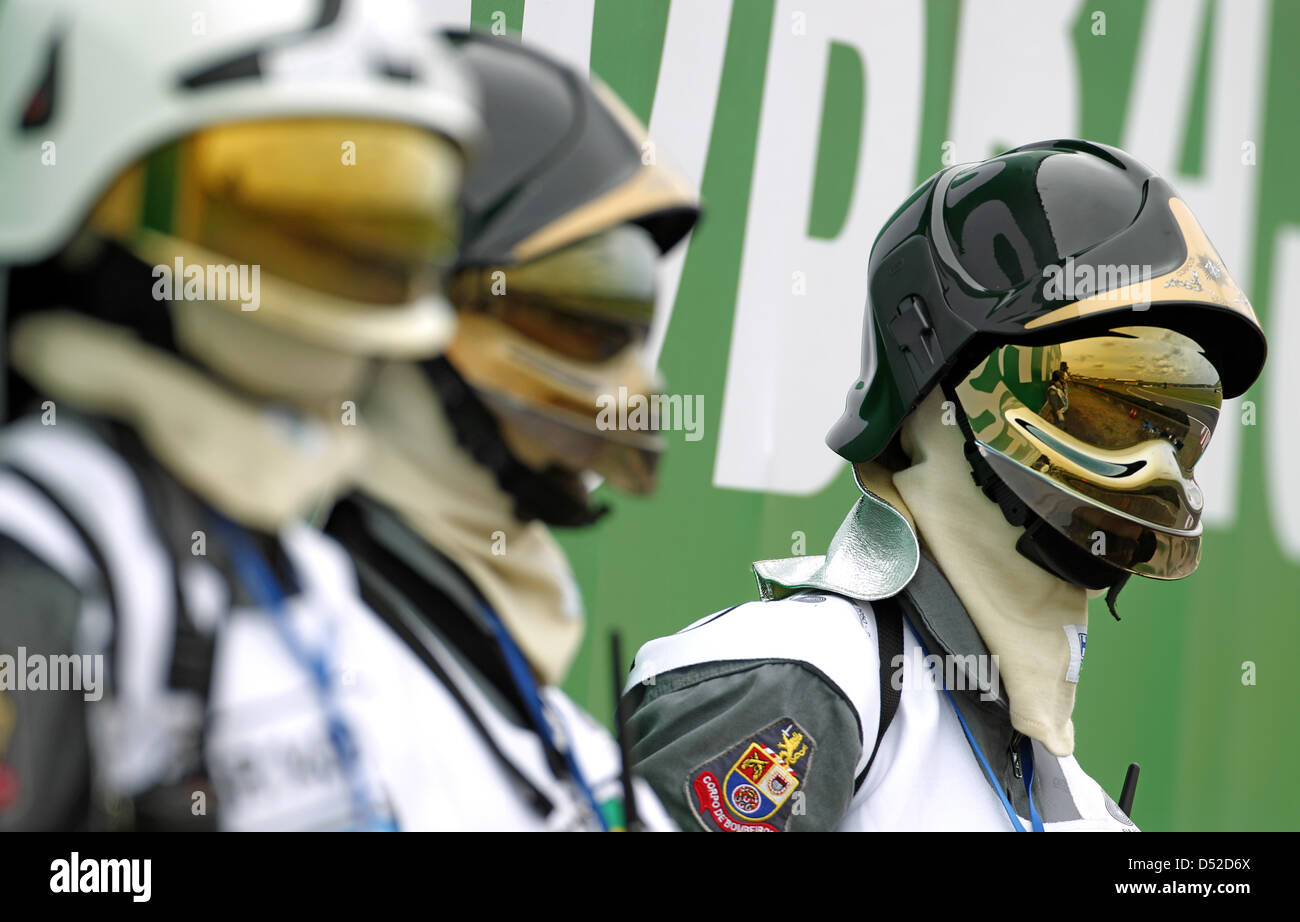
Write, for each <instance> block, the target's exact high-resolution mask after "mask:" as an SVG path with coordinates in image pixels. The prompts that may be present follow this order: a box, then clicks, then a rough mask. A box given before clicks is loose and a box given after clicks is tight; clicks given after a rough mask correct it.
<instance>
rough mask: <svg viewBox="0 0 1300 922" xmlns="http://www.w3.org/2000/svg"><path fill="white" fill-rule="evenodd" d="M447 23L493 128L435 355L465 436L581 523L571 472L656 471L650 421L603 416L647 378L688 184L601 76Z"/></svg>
mask: <svg viewBox="0 0 1300 922" xmlns="http://www.w3.org/2000/svg"><path fill="white" fill-rule="evenodd" d="M449 37H450V38H451V39H452V41H453V43H454V44H456V45H457V46H458V47H459V48H460V50H461V53H462V59H463V61H464V62H465V63H466V64H467V65H468V67H469V69H470V71H471V72H472V73H473V74H474V76H476V77H477V78H478V82H479V84H480V87H481V90H482V97H483V98H482V110H483V119H484V123H485V126H486V129H487V130H486V135H487V140H486V144H485V149H484V152H483V156H482V158H481V159H480V160H479V161H478V162H477V163H476V164H475V165H474V167H473V169H472V170H471V172H470V174H469V175H468V177H467V178H466V183H465V189H464V212H463V215H464V217H463V227H462V238H461V240H462V242H461V250H460V254H459V256H458V259H457V262H456V267H455V269H454V270H453V273H452V278H451V282H450V284H449V286H448V294H449V296H450V298H451V300H452V302H453V303H454V304H455V305H456V307H457V308H458V310H459V312H460V322H459V329H458V332H457V335H456V338H455V340H454V341H453V343H452V345H451V347H450V349H449V350H448V353H447V356H446V357H445V358H444V359H440V360H435V361H434V362H432V363H430V364H429V366H428V367H429V369H430V371H431V373H432V375H433V380H434V381H435V383H436V384H438V386H439V388H440V390H441V391H442V393H443V397H444V399H445V400H446V401H447V402H448V405H449V407H450V408H451V410H452V412H451V417H452V423H453V425H454V426H455V427H456V429H457V433H458V436H459V437H460V439H461V441H462V443H463V444H465V445H466V447H468V448H469V449H470V450H471V451H472V452H473V453H474V455H475V457H476V458H477V459H478V460H479V461H480V462H481V463H483V464H486V465H487V466H488V467H489V468H491V469H492V470H493V471H494V473H495V474H496V477H497V480H498V482H499V483H500V484H501V486H502V487H503V488H504V489H506V490H507V492H509V493H511V494H512V495H513V496H514V498H515V500H516V514H517V515H518V516H519V517H520V518H522V519H529V518H538V519H541V520H542V521H544V522H547V523H549V524H554V525H582V524H587V523H588V522H590V521H593V520H594V519H595V517H596V516H597V515H598V514H599V512H600V511H601V510H599V509H595V508H592V507H591V506H590V504H589V500H588V495H587V490H586V488H585V486H584V484H583V481H582V478H581V474H582V472H584V471H595V472H597V473H599V474H601V475H603V476H604V477H605V478H606V479H607V480H609V481H610V482H611V483H612V484H613V485H615V486H619V487H622V488H624V489H627V490H631V491H634V492H647V491H649V490H650V489H652V488H653V485H654V472H655V467H656V463H657V459H658V457H659V453H660V452H661V450H662V440H661V439H660V438H659V436H658V435H657V434H656V433H653V432H643V431H622V430H618V429H612V428H611V429H605V428H601V427H600V426H599V425H598V419H597V413H596V406H597V404H598V403H599V402H600V401H601V400H602V399H604V398H606V397H607V396H612V395H613V394H616V393H619V394H621V393H624V392H631V393H636V394H650V393H653V392H654V391H655V390H656V389H657V387H658V381H657V376H656V374H655V372H654V369H653V368H652V367H649V366H647V365H646V364H645V360H644V358H643V356H642V350H641V346H642V344H643V342H644V338H645V336H646V334H647V333H648V331H649V328H650V323H651V319H652V317H653V310H654V304H655V273H654V269H655V263H656V261H657V259H658V257H659V256H660V255H662V254H663V253H664V252H666V251H667V250H668V249H670V248H671V247H672V246H674V245H675V244H677V243H678V242H679V241H680V240H681V239H682V238H683V237H684V236H685V235H686V234H687V233H688V232H689V231H690V229H691V228H692V227H693V226H694V224H695V222H696V220H697V219H698V217H699V207H698V203H697V201H696V199H695V196H694V194H693V193H692V191H691V190H690V188H689V186H688V185H687V184H686V183H685V182H684V181H683V180H682V179H680V178H679V177H678V176H677V175H676V174H674V173H673V172H671V171H670V170H668V169H667V168H665V167H664V166H662V165H659V164H658V163H656V162H655V158H654V157H652V156H650V157H648V156H646V154H647V153H648V152H649V150H650V149H649V148H648V147H647V146H646V136H645V129H644V127H643V126H642V125H641V124H640V122H638V121H637V119H636V117H635V116H633V115H632V114H631V113H630V112H629V111H628V110H627V108H626V107H625V106H624V105H623V103H622V102H621V101H620V100H619V99H618V98H617V97H616V96H615V95H614V94H613V93H612V92H610V91H609V90H608V89H607V88H605V87H604V86H603V85H602V84H601V83H599V81H596V80H594V79H593V80H588V79H587V78H585V77H584V76H583V75H581V74H579V73H576V72H575V71H573V70H572V69H571V68H569V67H567V66H565V65H563V64H560V63H559V62H557V61H555V60H554V59H552V58H550V57H548V56H546V55H544V54H541V53H539V52H537V51H535V50H533V49H531V48H528V47H525V46H523V45H521V44H519V43H518V42H516V41H513V40H509V39H502V38H495V37H492V36H489V35H483V34H481V33H472V32H452V33H449Z"/></svg>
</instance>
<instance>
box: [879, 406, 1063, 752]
mask: <svg viewBox="0 0 1300 922" xmlns="http://www.w3.org/2000/svg"><path fill="white" fill-rule="evenodd" d="M943 401H944V397H943V394H942V392H940V391H938V390H935V391H933V392H931V394H930V395H929V397H927V398H926V399H925V401H924V402H922V403H921V405H920V406H919V407H918V408H917V409H916V410H915V411H913V412H912V413H911V414H910V415H909V416H908V417H907V419H906V420H905V421H904V422H903V428H902V433H901V443H902V447H903V450H904V451H905V452H906V453H907V455H908V457H909V458H910V459H911V461H912V464H911V466H910V467H907V468H904V469H903V470H900V471H896V472H894V474H893V476H892V486H893V489H894V491H896V492H895V494H894V496H893V497H891V496H890V495H888V494H885V495H882V498H883V499H885V500H887V501H890V502H894V503H896V502H897V501H898V500H901V502H902V503H903V504H904V506H905V509H903V510H901V511H903V512H904V513H905V514H906V515H907V516H908V517H909V518H910V519H911V520H912V521H913V523H914V524H915V526H916V528H917V532H918V534H919V536H920V539H921V542H922V546H923V547H924V548H925V550H926V551H927V552H928V554H929V555H930V557H931V558H932V559H933V560H934V561H935V563H937V564H938V566H939V569H940V570H942V571H943V574H944V576H946V577H947V579H948V582H949V583H951V584H952V587H953V589H954V590H955V591H956V593H957V597H958V598H959V599H961V602H962V605H964V606H965V608H966V611H967V612H968V613H969V614H970V618H971V621H973V622H974V624H975V627H976V629H977V630H978V631H979V633H980V636H981V637H982V638H983V640H984V643H985V644H986V645H987V646H988V648H989V652H991V653H993V654H995V655H996V656H997V657H998V669H999V672H1000V675H1001V679H1002V682H1003V684H1004V686H1005V688H1006V690H1007V697H1008V699H1009V701H1010V705H1011V724H1012V726H1014V727H1015V728H1016V729H1017V730H1019V731H1021V732H1022V733H1024V734H1026V735H1027V736H1030V737H1033V738H1034V739H1037V740H1039V741H1041V742H1042V743H1043V744H1044V745H1045V746H1046V747H1047V748H1048V750H1049V751H1051V752H1052V753H1053V754H1054V755H1058V756H1065V755H1069V754H1070V753H1072V752H1073V751H1074V723H1073V721H1072V720H1071V718H1070V715H1071V713H1072V712H1073V710H1074V695H1075V689H1076V682H1077V669H1078V665H1079V664H1078V661H1077V659H1076V661H1075V663H1074V667H1075V668H1074V670H1071V641H1070V637H1071V633H1070V630H1069V629H1071V628H1072V629H1074V630H1077V631H1085V632H1086V630H1087V623H1088V606H1087V593H1086V591H1085V590H1083V589H1080V588H1079V587H1077V586H1073V585H1071V584H1069V583H1067V582H1065V581H1064V580H1061V579H1058V578H1057V577H1055V576H1053V575H1052V574H1050V573H1048V572H1047V571H1046V570H1043V569H1042V568H1041V567H1039V566H1037V565H1036V564H1034V563H1033V562H1031V561H1030V560H1028V559H1026V558H1025V557H1023V556H1022V555H1021V554H1020V553H1019V552H1018V551H1017V550H1016V541H1017V540H1019V538H1020V535H1021V533H1022V531H1023V529H1020V528H1016V527H1015V526H1013V525H1011V524H1009V523H1008V522H1007V521H1006V519H1005V518H1003V516H1002V511H1001V510H1000V509H999V508H998V506H997V504H996V503H994V502H993V501H992V500H990V499H988V497H986V496H985V495H984V494H983V492H982V491H981V490H980V489H979V487H977V486H976V485H975V482H974V481H973V480H972V479H971V475H970V468H969V466H968V465H967V462H966V458H965V455H964V454H963V453H962V446H963V441H962V434H961V430H960V429H959V428H958V426H957V424H956V420H955V418H954V417H953V415H952V414H953V413H954V412H955V410H953V409H952V408H947V409H945V407H944V405H943ZM868 467H870V468H872V469H874V471H873V474H874V476H871V477H868V478H867V480H868V485H869V486H877V485H879V484H878V481H879V480H880V479H881V475H882V474H886V475H887V472H885V471H884V469H883V468H881V467H880V466H879V465H870V466H868ZM1067 675H1071V676H1073V677H1074V678H1075V681H1073V682H1072V681H1070V680H1069V679H1068V678H1067Z"/></svg>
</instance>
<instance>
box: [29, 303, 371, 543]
mask: <svg viewBox="0 0 1300 922" xmlns="http://www.w3.org/2000/svg"><path fill="white" fill-rule="evenodd" d="M210 313H213V314H215V313H216V312H215V311H210ZM194 316H202V315H201V314H196V315H194ZM185 329H186V325H185V324H184V323H180V324H178V334H179V333H180V332H182V331H184V330H185ZM221 333H222V335H221V336H220V337H218V338H217V339H216V340H215V341H216V342H220V343H224V344H227V347H228V348H229V350H230V351H231V352H232V353H234V354H238V353H239V352H240V351H241V349H243V350H244V351H245V352H246V354H249V355H255V356H261V357H263V358H267V357H269V355H270V353H271V352H273V353H274V359H273V364H274V366H275V368H276V372H275V374H276V375H277V376H280V377H282V378H284V379H286V380H296V381H297V382H299V383H298V385H297V388H298V389H299V390H298V391H297V392H296V393H295V394H294V395H293V396H292V398H290V397H282V398H281V399H279V400H276V399H274V398H272V397H270V396H268V397H267V399H265V400H262V399H258V398H254V397H250V396H246V395H242V394H238V393H236V392H235V391H234V390H232V389H230V388H228V387H227V386H225V385H224V383H223V382H222V381H221V380H220V379H218V378H216V377H214V376H211V375H208V374H206V373H204V372H202V371H200V370H198V369H196V368H195V367H193V366H192V365H190V364H188V363H186V362H185V361H183V360H182V359H180V358H178V357H177V356H175V355H172V354H171V353H168V352H166V351H163V350H161V349H158V348H155V347H153V346H150V345H148V344H147V343H145V342H144V341H142V340H141V339H140V338H139V337H137V336H135V335H134V334H133V333H131V332H130V331H129V330H126V329H124V328H122V327H118V326H114V325H111V324H107V323H104V322H102V321H99V320H95V319H92V318H90V317H87V316H85V315H82V314H78V313H75V312H72V311H48V312H41V313H37V314H32V315H31V316H29V317H26V318H24V319H23V320H21V321H19V322H18V323H17V324H16V325H15V327H14V329H13V331H12V341H11V349H10V352H11V359H12V361H13V365H14V368H15V369H16V370H17V371H18V372H19V373H21V374H22V375H23V376H24V377H26V378H27V379H28V380H29V381H31V382H33V384H35V385H36V387H37V388H39V389H40V390H41V391H43V392H44V393H46V394H48V395H50V396H51V397H53V398H54V401H55V412H56V417H55V419H56V424H57V418H58V417H57V412H58V410H59V409H60V407H61V405H62V404H64V403H65V402H66V403H67V404H68V405H69V406H70V407H73V408H77V409H80V410H83V411H86V412H89V413H92V414H96V415H100V416H104V417H107V418H109V419H113V420H116V421H119V422H122V423H125V424H126V425H128V426H129V427H130V428H131V429H132V430H133V431H134V432H135V433H136V434H137V435H138V436H139V437H140V438H141V440H142V441H143V442H144V444H145V445H146V446H147V447H148V449H149V451H150V452H151V453H152V454H153V456H154V457H155V458H156V459H157V460H158V461H159V462H160V463H161V464H162V465H163V466H164V467H165V468H166V469H167V470H168V471H169V472H170V473H171V474H172V476H174V477H175V478H176V479H177V480H179V481H180V482H181V483H183V484H184V485H185V486H186V487H188V488H189V489H190V490H192V491H194V492H195V493H196V494H197V495H199V496H200V497H202V498H203V499H204V500H205V501H206V502H208V503H210V504H211V505H212V506H213V507H214V508H216V509H217V510H219V511H220V512H221V513H222V514H223V515H226V516H228V517H230V518H231V519H234V520H235V521H237V522H240V523H242V524H244V525H247V526H249V527H252V528H255V529H258V530H260V531H265V532H274V531H277V530H279V529H280V528H281V527H282V526H284V525H286V524H288V523H290V522H292V521H295V520H298V519H300V518H303V517H305V516H307V515H309V514H310V513H311V512H312V511H313V510H314V509H315V508H316V507H318V506H320V505H322V504H328V503H329V502H330V501H332V500H333V498H334V497H335V496H337V495H338V494H339V493H340V492H341V491H343V490H346V489H347V487H348V485H349V484H350V482H351V481H352V479H353V477H354V476H355V474H356V472H357V470H358V468H359V467H360V466H361V464H362V463H363V461H364V458H365V434H364V430H363V429H362V428H361V427H360V426H349V425H342V424H341V418H340V416H339V415H337V413H338V411H337V409H336V410H335V415H333V416H332V417H331V416H330V415H328V407H330V406H331V405H332V406H333V407H335V408H337V407H339V406H340V404H339V403H338V402H337V401H336V397H337V395H333V394H331V393H330V392H329V390H328V388H325V389H322V388H320V387H319V386H318V389H316V390H314V391H312V390H310V388H309V385H310V382H312V381H317V382H330V386H331V387H336V386H338V385H339V383H340V382H344V383H343V386H344V387H346V386H347V384H346V382H347V380H348V377H347V375H346V374H345V373H344V372H346V371H349V370H354V360H351V359H350V358H349V357H345V356H337V355H336V354H333V353H328V352H326V351H322V350H319V349H317V348H315V347H308V346H306V345H302V346H301V348H299V346H298V345H297V344H296V343H295V341H294V340H290V339H288V338H287V337H278V338H276V339H275V341H274V342H273V343H268V342H267V340H266V337H267V336H268V335H272V336H273V335H274V334H267V333H266V332H265V331H262V330H259V329H258V328H256V327H254V326H253V325H252V324H250V323H247V322H245V323H244V324H243V325H242V326H241V325H238V324H235V325H231V326H230V328H229V329H223V330H222V331H221ZM268 350H269V351H268ZM336 357H337V359H338V361H334V359H335V358H336ZM340 363H342V364H340ZM252 364H254V363H250V373H251V368H252ZM304 369H306V370H310V372H311V373H310V374H304V373H302V372H303V371H304ZM295 371H296V372H299V373H298V374H295ZM303 388H308V390H303ZM308 404H310V409H308V407H307V405H308Z"/></svg>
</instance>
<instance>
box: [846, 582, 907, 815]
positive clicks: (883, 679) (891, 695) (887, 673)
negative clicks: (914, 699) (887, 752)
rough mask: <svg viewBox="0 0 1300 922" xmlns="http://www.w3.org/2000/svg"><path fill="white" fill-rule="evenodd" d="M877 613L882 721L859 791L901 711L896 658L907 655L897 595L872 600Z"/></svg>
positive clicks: (858, 783)
mask: <svg viewBox="0 0 1300 922" xmlns="http://www.w3.org/2000/svg"><path fill="white" fill-rule="evenodd" d="M871 607H872V609H873V610H874V611H875V613H876V635H877V644H878V646H879V648H880V721H879V724H878V726H877V729H876V743H875V745H874V746H873V747H872V748H871V758H869V759H867V764H866V766H865V767H863V769H862V771H861V773H859V775H858V777H857V779H856V780H855V781H854V783H853V790H854V792H855V793H856V792H857V790H858V789H859V788H861V787H862V782H863V781H866V780H867V773H868V772H870V771H871V766H872V764H873V763H874V762H875V761H876V756H877V755H878V754H879V753H880V741H881V740H883V739H884V738H885V731H887V730H888V729H889V725H890V724H891V723H893V721H894V715H895V714H897V713H898V702H899V700H900V699H901V697H902V692H901V691H900V690H899V689H897V688H895V687H894V680H893V677H894V660H895V659H896V658H897V657H899V656H902V655H903V615H902V612H901V611H899V608H898V601H897V600H896V599H892V598H891V599H880V600H879V601H876V602H873V603H871Z"/></svg>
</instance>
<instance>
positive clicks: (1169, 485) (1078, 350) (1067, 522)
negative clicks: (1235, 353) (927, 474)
mask: <svg viewBox="0 0 1300 922" xmlns="http://www.w3.org/2000/svg"><path fill="white" fill-rule="evenodd" d="M956 393H957V396H958V399H959V400H960V401H961V404H962V408H963V410H964V411H965V412H966V415H967V417H968V418H969V419H970V423H971V427H972V429H973V431H974V435H975V438H976V440H977V442H978V443H979V445H980V450H981V453H982V454H983V455H984V457H985V458H986V459H987V460H988V462H989V464H990V465H991V466H992V467H993V469H994V471H995V472H996V473H997V474H998V476H999V477H1001V478H1002V479H1003V480H1004V481H1005V482H1006V483H1007V484H1008V486H1010V487H1011V489H1012V490H1013V491H1015V492H1016V494H1017V495H1019V496H1020V497H1021V498H1022V499H1023V500H1024V501H1025V502H1027V503H1028V504H1029V505H1030V507H1031V508H1032V509H1034V511H1035V512H1037V513H1038V514H1039V515H1040V516H1042V517H1043V518H1045V519H1046V520H1047V521H1049V522H1050V523H1051V524H1052V525H1053V526H1054V527H1056V528H1057V530H1058V531H1060V532H1062V533H1063V534H1065V535H1066V536H1067V537H1070V538H1071V540H1073V541H1075V542H1076V543H1077V544H1080V545H1081V546H1083V547H1085V548H1088V549H1089V550H1090V551H1091V552H1093V553H1098V554H1100V555H1101V556H1103V557H1104V558H1105V559H1107V560H1108V561H1110V562H1111V563H1113V564H1115V565H1116V566H1120V567H1123V568H1124V569H1128V570H1131V571H1133V572H1137V573H1142V574H1144V575H1147V576H1155V577H1158V578H1165V579H1169V578H1178V577H1179V576H1185V575H1186V574H1187V573H1189V572H1191V570H1192V569H1194V568H1195V566H1196V561H1197V559H1198V553H1197V551H1198V548H1199V535H1200V531H1201V526H1200V515H1201V510H1202V508H1203V506H1204V500H1203V497H1202V495H1201V490H1200V488H1199V487H1198V486H1197V484H1196V481H1195V480H1194V479H1193V477H1192V467H1193V466H1194V465H1195V464H1196V462H1197V461H1198V460H1199V459H1200V458H1201V456H1202V455H1203V454H1204V452H1205V448H1206V446H1207V445H1208V444H1209V440H1210V436H1211V434H1212V433H1213V430H1214V426H1215V423H1216V422H1217V421H1218V416H1219V410H1220V406H1221V404H1222V397H1223V391H1222V386H1221V383H1220V380H1219V374H1218V372H1217V370H1216V369H1215V367H1214V366H1213V365H1212V364H1211V363H1210V362H1209V361H1208V360H1207V359H1206V358H1205V356H1204V354H1203V352H1202V350H1201V348H1200V347H1199V346H1198V345H1197V344H1196V343H1195V342H1193V341H1192V340H1191V339H1189V338H1187V337H1185V336H1183V335H1181V334H1178V333H1174V332H1172V331H1170V330H1165V329H1158V328H1152V327H1123V328H1118V329H1115V330H1112V331H1111V332H1109V333H1107V334H1105V335H1102V336H1094V337H1089V338H1087V339H1080V340H1074V341H1071V342H1066V343H1061V344H1059V345H1051V346H1035V347H1025V346H1003V347H1001V348H999V349H997V350H996V351H994V352H993V354H992V355H990V356H989V358H988V360H987V361H986V362H984V364H982V365H981V366H979V367H978V368H977V369H976V370H975V371H974V372H972V373H971V374H970V375H969V376H968V377H967V378H966V380H965V381H963V382H962V383H961V384H960V385H959V386H958V387H957V389H956ZM1099 536H1104V537H1105V541H1103V542H1102V543H1101V544H1098V539H1099ZM1103 547H1104V550H1103V549H1101V548H1103Z"/></svg>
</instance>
